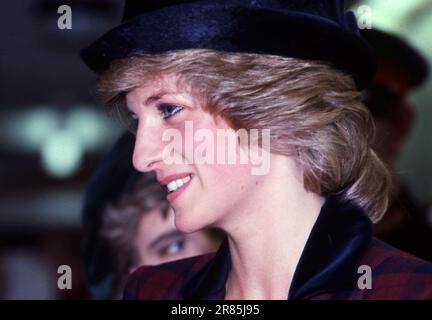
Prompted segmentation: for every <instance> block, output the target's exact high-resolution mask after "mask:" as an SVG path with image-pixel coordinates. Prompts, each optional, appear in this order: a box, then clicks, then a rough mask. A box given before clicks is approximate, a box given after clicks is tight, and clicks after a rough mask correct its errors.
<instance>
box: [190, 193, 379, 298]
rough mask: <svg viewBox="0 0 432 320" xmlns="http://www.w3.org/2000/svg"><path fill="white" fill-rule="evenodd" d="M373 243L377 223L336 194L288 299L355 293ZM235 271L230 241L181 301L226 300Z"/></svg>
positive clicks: (309, 243)
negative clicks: (361, 264)
mask: <svg viewBox="0 0 432 320" xmlns="http://www.w3.org/2000/svg"><path fill="white" fill-rule="evenodd" d="M371 239H372V224H371V222H370V220H369V218H368V217H367V216H366V214H365V213H364V212H363V211H362V210H361V209H360V208H358V207H357V206H355V205H353V204H352V203H350V202H344V201H342V200H341V199H340V198H339V197H337V196H334V195H332V196H329V197H327V199H326V202H325V203H324V205H323V207H322V208H321V211H320V213H319V216H318V218H317V220H316V222H315V225H314V227H313V228H312V231H311V233H310V235H309V238H308V240H307V242H306V245H305V248H304V249H303V252H302V255H301V257H300V260H299V263H298V265H297V268H296V270H295V272H294V276H293V280H292V282H291V287H290V290H289V292H288V294H287V297H288V299H290V300H291V299H294V300H295V299H306V298H310V297H313V296H314V295H318V294H322V293H330V292H336V291H341V290H353V289H355V288H356V286H357V279H358V273H357V270H358V262H359V260H360V259H361V257H362V254H363V252H364V251H365V249H366V247H367V246H368V244H369V243H370V241H371ZM230 269H231V259H230V254H229V246H228V240H227V239H225V240H224V241H223V243H222V245H221V247H220V249H219V250H218V252H217V253H216V255H215V257H214V258H213V259H212V260H211V261H210V262H209V263H208V264H207V266H206V267H204V268H203V269H202V270H201V271H200V272H198V273H197V274H196V275H194V276H193V277H192V278H191V279H190V280H189V281H188V282H187V283H186V285H184V286H183V288H182V290H181V293H182V297H183V298H184V299H193V300H197V299H206V300H207V299H209V300H213V299H218V300H222V299H223V298H224V296H225V282H226V279H227V277H228V274H229V271H230Z"/></svg>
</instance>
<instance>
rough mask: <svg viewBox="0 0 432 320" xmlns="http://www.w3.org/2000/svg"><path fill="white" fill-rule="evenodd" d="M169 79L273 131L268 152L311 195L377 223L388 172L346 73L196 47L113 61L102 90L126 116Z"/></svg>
mask: <svg viewBox="0 0 432 320" xmlns="http://www.w3.org/2000/svg"><path fill="white" fill-rule="evenodd" d="M165 74H171V75H176V76H178V77H179V78H181V79H182V80H185V83H188V84H189V85H190V87H191V88H192V90H193V91H194V92H195V93H196V96H199V97H201V98H202V99H203V105H202V106H203V108H204V109H205V110H206V111H208V112H210V113H212V114H214V115H219V116H222V117H223V118H225V119H226V120H227V121H229V122H230V124H231V125H232V126H233V128H234V129H240V128H245V129H252V128H254V129H261V130H262V129H268V128H270V139H271V140H270V147H271V149H270V151H271V152H273V153H277V154H282V155H286V156H289V157H293V158H294V159H295V160H296V161H297V163H298V164H299V166H300V168H302V170H303V178H304V186H305V188H306V190H308V191H311V192H314V193H317V194H320V195H323V196H326V195H330V194H334V193H338V194H339V195H340V196H341V198H342V199H343V200H350V201H353V202H354V203H356V204H357V205H358V206H360V207H361V208H362V209H363V210H364V211H365V212H366V213H367V214H368V216H369V217H370V219H371V220H372V221H373V222H377V221H378V220H379V219H380V218H381V217H382V215H383V214H384V212H385V211H386V209H387V205H388V197H389V189H390V185H391V183H390V175H389V173H388V171H387V169H386V167H385V165H384V164H383V163H382V162H381V161H380V159H379V158H378V157H377V155H376V154H375V152H374V151H373V150H372V149H371V143H372V140H373V138H374V125H373V121H372V118H371V115H370V113H369V111H368V110H367V109H366V108H365V107H364V105H363V104H362V102H361V100H360V94H359V92H358V91H357V89H356V87H355V83H354V81H353V79H352V78H351V77H350V76H349V75H346V74H344V73H343V72H341V71H338V70H336V69H334V68H332V67H330V66H328V65H327V64H325V63H320V62H315V61H306V60H301V59H297V58H287V57H280V56H273V55H263V54H249V53H229V52H220V51H214V50H207V49H194V50H181V51H170V52H166V53H163V54H158V55H137V56H132V57H128V58H125V59H121V60H117V61H114V62H113V63H111V66H110V68H109V69H108V70H107V71H106V72H104V73H103V74H102V75H101V77H100V78H99V81H98V92H99V95H100V97H101V99H102V101H103V103H104V104H105V105H107V106H108V108H109V109H111V110H117V111H119V112H121V111H122V110H124V109H125V108H124V97H125V94H126V93H127V92H129V91H131V90H133V89H134V88H136V87H139V86H141V85H143V84H144V83H145V82H146V81H149V80H151V79H152V80H154V77H155V76H156V77H157V76H158V75H165ZM119 102H121V104H120V107H119Z"/></svg>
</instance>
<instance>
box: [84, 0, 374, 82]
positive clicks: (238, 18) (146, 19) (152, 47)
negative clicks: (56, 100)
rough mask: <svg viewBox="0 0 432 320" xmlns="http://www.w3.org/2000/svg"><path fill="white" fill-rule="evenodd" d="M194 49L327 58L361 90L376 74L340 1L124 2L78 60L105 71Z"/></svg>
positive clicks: (350, 15) (352, 18)
mask: <svg viewBox="0 0 432 320" xmlns="http://www.w3.org/2000/svg"><path fill="white" fill-rule="evenodd" d="M193 48H205V49H214V50H220V51H228V52H249V53H262V54H274V55H280V56H288V57H295V58H302V59H307V60H316V61H325V62H328V63H330V64H332V65H333V66H334V67H336V68H337V69H340V70H343V71H345V72H346V73H348V74H350V75H351V76H352V77H353V79H354V80H355V81H356V83H357V86H358V87H359V88H363V87H364V86H366V85H367V84H368V82H369V81H370V80H371V79H372V78H373V74H374V72H375V59H374V55H373V54H372V51H371V50H370V48H369V47H368V45H367V44H366V42H365V41H363V39H362V38H361V37H360V33H359V30H358V27H357V20H356V18H355V16H354V14H353V13H352V12H345V10H344V1H343V0H145V1H142V0H141V1H139V0H126V4H125V10H124V16H123V20H122V23H121V24H120V25H119V26H117V27H115V28H114V29H112V30H110V31H108V32H107V33H105V34H104V35H103V36H101V37H100V38H99V39H98V40H96V41H95V42H94V43H93V44H91V45H90V46H89V47H87V48H86V49H84V50H83V51H82V52H81V57H82V59H83V60H84V62H85V63H86V64H87V65H88V66H89V67H90V68H91V69H92V70H93V71H95V72H97V73H102V72H103V71H105V70H106V69H107V68H108V66H109V64H110V63H111V62H112V61H113V60H114V59H119V58H124V57H127V56H130V55H133V54H137V53H149V54H157V53H162V52H166V51H169V50H182V49H193Z"/></svg>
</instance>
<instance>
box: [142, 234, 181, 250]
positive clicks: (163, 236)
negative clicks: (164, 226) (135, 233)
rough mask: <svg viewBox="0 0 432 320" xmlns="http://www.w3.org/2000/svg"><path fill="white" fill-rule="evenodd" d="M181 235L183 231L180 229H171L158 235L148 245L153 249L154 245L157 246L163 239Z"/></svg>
mask: <svg viewBox="0 0 432 320" xmlns="http://www.w3.org/2000/svg"><path fill="white" fill-rule="evenodd" d="M181 235H182V233H181V232H180V231H178V230H171V231H168V232H165V233H163V234H161V235H160V236H158V237H157V238H156V239H155V240H153V241H152V242H151V243H150V244H149V245H148V248H149V249H153V248H154V247H156V246H157V245H158V244H159V243H161V242H162V241H166V240H171V239H174V238H178V237H179V236H181Z"/></svg>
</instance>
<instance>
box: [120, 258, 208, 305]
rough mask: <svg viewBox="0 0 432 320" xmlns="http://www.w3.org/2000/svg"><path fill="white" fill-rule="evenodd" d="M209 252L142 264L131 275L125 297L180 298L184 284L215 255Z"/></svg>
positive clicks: (133, 298)
mask: <svg viewBox="0 0 432 320" xmlns="http://www.w3.org/2000/svg"><path fill="white" fill-rule="evenodd" d="M214 255H215V253H208V254H205V255H200V256H196V257H191V258H186V259H181V260H176V261H172V262H167V263H163V264H160V265H156V266H142V267H139V268H138V269H136V270H135V271H134V272H133V273H132V274H131V275H130V276H129V277H128V280H127V283H126V286H125V291H124V299H127V300H135V299H140V300H146V299H148V300H159V299H179V298H180V296H179V292H180V289H181V288H182V286H183V285H184V284H185V283H186V282H187V281H188V280H189V279H190V278H191V277H192V276H193V275H195V274H196V273H197V272H199V271H200V270H201V269H202V268H203V267H204V266H205V265H207V263H208V262H209V261H210V260H211V259H212V258H213V257H214Z"/></svg>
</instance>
